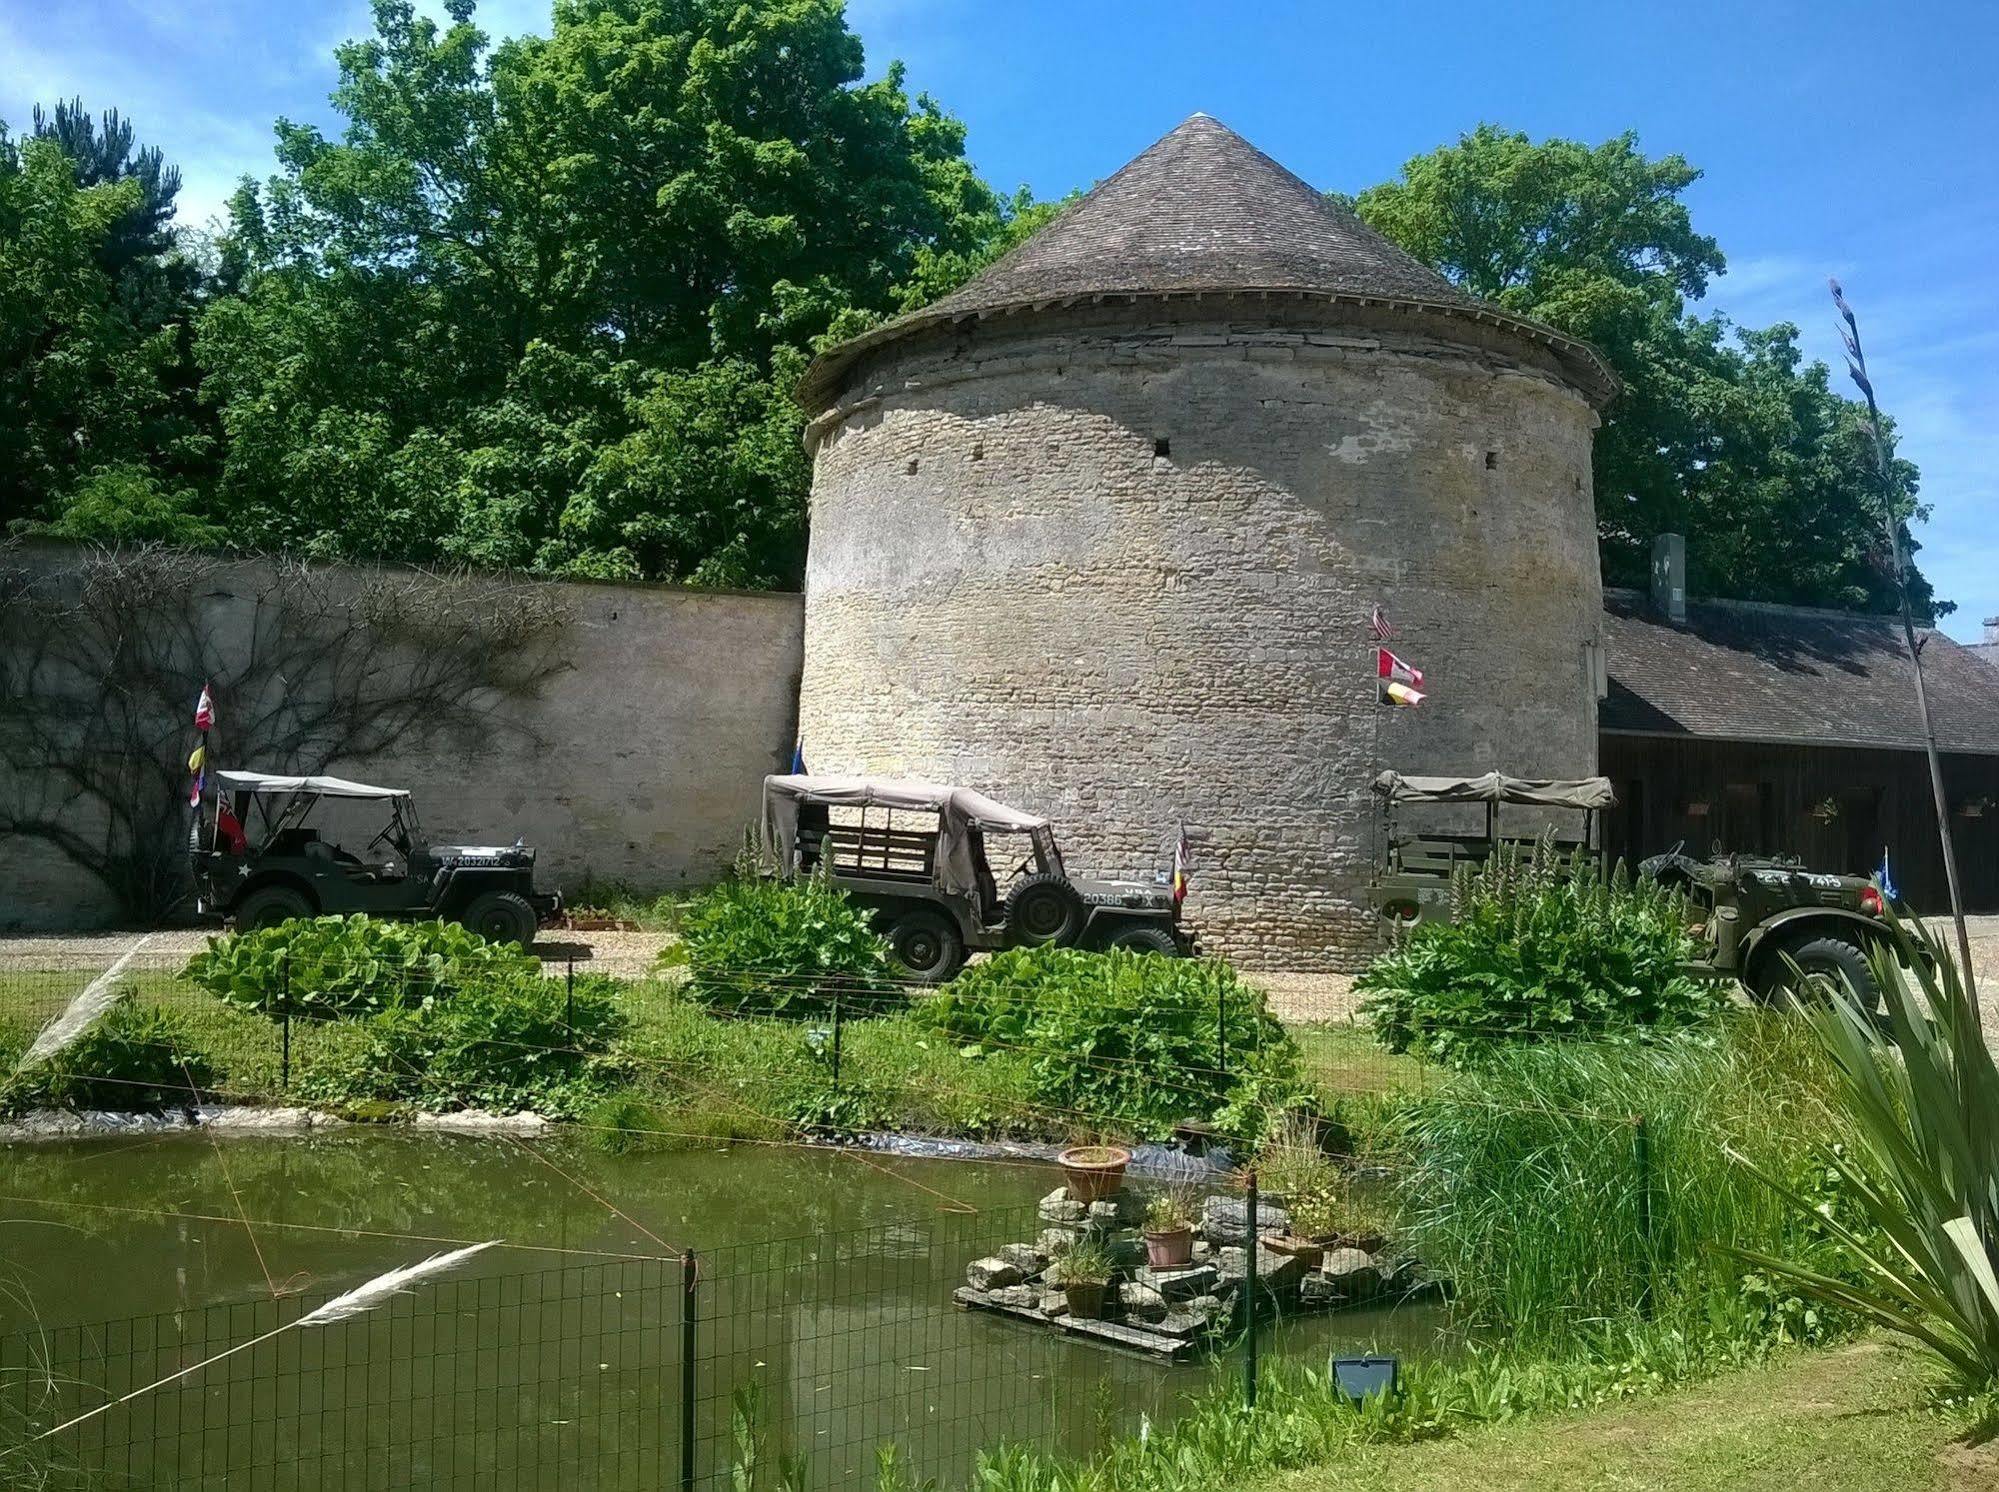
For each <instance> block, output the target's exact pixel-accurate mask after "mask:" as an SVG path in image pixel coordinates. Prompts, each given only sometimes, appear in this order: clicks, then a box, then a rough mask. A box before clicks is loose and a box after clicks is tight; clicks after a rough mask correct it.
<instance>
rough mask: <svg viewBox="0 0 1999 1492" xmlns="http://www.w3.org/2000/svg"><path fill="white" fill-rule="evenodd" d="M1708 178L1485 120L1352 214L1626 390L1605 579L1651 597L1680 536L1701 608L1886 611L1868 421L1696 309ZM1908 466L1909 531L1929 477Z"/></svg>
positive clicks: (1765, 339) (1617, 414)
mask: <svg viewBox="0 0 1999 1492" xmlns="http://www.w3.org/2000/svg"><path fill="white" fill-rule="evenodd" d="M1699 178H1700V173H1699V172H1698V171H1696V170H1695V169H1694V168H1693V167H1691V166H1690V165H1688V164H1687V162H1686V161H1685V160H1683V159H1682V158H1681V157H1679V156H1677V155H1669V156H1664V157H1661V158H1658V159H1648V158H1647V157H1646V156H1644V155H1643V154H1641V153H1640V151H1639V149H1638V141H1637V137H1636V136H1635V135H1630V134H1625V135H1620V136H1618V137H1617V138H1616V139H1614V140H1610V141H1607V142H1605V143H1604V144H1602V145H1600V146H1597V147H1595V148H1594V149H1592V148H1591V147H1589V146H1587V145H1582V144H1579V143H1577V142H1575V141H1572V140H1547V141H1543V142H1540V143H1538V144H1537V143H1535V142H1533V141H1530V140H1529V139H1528V138H1527V136H1526V135H1524V134H1516V133H1510V132H1507V131H1504V130H1500V129H1497V128H1495V127H1493V126H1491V125H1481V126H1480V127H1479V128H1478V129H1477V130H1475V131H1473V132H1472V133H1471V134H1468V135H1465V136H1463V137H1462V138H1460V139H1459V140H1458V142H1457V143H1456V144H1455V145H1448V146H1445V147H1443V148H1441V149H1439V150H1435V151H1432V152H1431V153H1430V154H1428V155H1422V156H1418V157H1416V158H1415V159H1414V160H1412V161H1410V162H1408V164H1406V165H1405V166H1404V167H1403V169H1402V175H1401V177H1400V178H1399V179H1398V180H1396V181H1393V182H1389V183H1387V184H1385V185H1382V186H1378V187H1374V188H1371V189H1370V190H1368V191H1366V192H1363V193H1362V194H1361V195H1360V197H1359V198H1358V199H1357V201H1356V203H1355V206H1356V208H1357V209H1358V211H1359V212H1360V214H1361V215H1362V216H1363V217H1364V218H1366V219H1367V221H1368V222H1369V223H1371V224H1372V225H1373V226H1374V227H1376V228H1378V229H1380V230H1381V231H1382V232H1383V233H1386V234H1387V235H1388V236H1389V237H1390V238H1393V239H1394V240H1395V241H1396V242H1398V243H1400V244H1401V245H1402V246H1403V247H1404V248H1406V249H1408V250H1409V252H1410V253H1412V254H1414V255H1415V256H1416V257H1417V258H1419V259H1421V260H1423V261H1424V262H1425V263H1428V264H1431V265H1434V266H1435V267H1436V268H1437V269H1438V270H1440V271H1441V272H1442V273H1443V274H1445V275H1446V276H1448V277H1449V278H1450V279H1451V280H1452V281H1454V282H1455V283H1457V284H1459V285H1462V286H1463V287H1464V288H1465V289H1466V290H1468V291H1470V292H1472V293H1473V294H1475V295H1478V296H1482V297H1484V298H1485V299H1487V300H1491V301H1494V302H1496V303H1498V304H1499V305H1502V306H1505V307H1506V308H1508V309H1509V310H1514V311H1518V312H1520V313H1522V314H1524V315H1528V316H1532V317H1536V318H1538V319H1539V320H1542V321H1545V322H1547V323H1548V324H1550V325H1551V326H1554V327H1556V328H1558V329H1560V330H1562V331H1565V332H1568V333H1570V334H1572V335H1575V336H1579V337H1582V338H1584V339H1586V340H1588V341H1589V342H1591V343H1593V344H1594V345H1595V346H1596V347H1597V348H1599V349H1600V350H1601V351H1602V352H1603V354H1604V355H1605V357H1606V358H1608V359H1609V361H1610V363H1611V365H1612V366H1613V367H1614V368H1615V369H1616V370H1617V373H1618V375H1619V377H1621V378H1622V379H1623V380H1624V392H1623V394H1622V395H1621V396H1620V397H1619V398H1618V399H1617V400H1616V402H1615V403H1613V404H1612V405H1611V407H1610V409H1609V410H1608V411H1607V413H1606V415H1605V419H1604V425H1603V428H1602V429H1601V430H1600V431H1599V432H1598V434H1597V438H1596V473H1595V476H1596V500H1597V518H1598V527H1599V531H1600V534H1601V538H1602V553H1603V568H1604V579H1605V580H1606V581H1608V582H1609V583H1611V584H1624V585H1642V584H1644V582H1645V577H1646V574H1647V565H1648V555H1649V551H1650V546H1651V541H1652V538H1653V536H1654V535H1655V534H1659V533H1663V532H1668V531H1673V532H1682V533H1685V534H1687V535H1688V541H1689V542H1688V546H1687V560H1688V567H1689V571H1690V575H1689V583H1690V584H1691V586H1692V588H1693V589H1694V590H1696V591H1698V592H1700V593H1702V594H1705V595H1715V596H1738V597H1745V598H1750V599H1758V600H1770V601H1788V602H1796V603H1801V604H1810V605H1826V606H1846V607H1856V608H1865V609H1869V610H1886V609H1891V608H1892V607H1893V605H1894V599H1893V596H1894V591H1893V586H1894V582H1893V575H1892V571H1891V569H1890V567H1889V566H1888V564H1887V563H1886V555H1885V543H1884V538H1883V526H1882V522H1881V499H1880V495H1879V492H1880V488H1879V481H1878V479H1877V477H1876V476H1875V473H1874V469H1873V465H1872V455H1871V452H1870V450H1869V447H1868V444H1867V439H1866V435H1865V431H1864V428H1863V425H1862V418H1863V415H1864V410H1862V408H1861V407H1860V406H1859V405H1857V404H1855V403H1853V402H1852V401H1850V400H1847V399H1843V398H1841V397H1839V395H1838V394H1836V393H1835V392H1834V391H1833V390H1832V388H1831V385H1830V383H1829V381H1828V378H1827V373H1826V368H1825V365H1824V364H1822V363H1816V362H1814V363H1807V362H1805V360H1804V358H1803V357H1802V355H1801V354H1800V352H1799V350H1798V341H1797V339H1798V330H1797V328H1796V327H1795V326H1792V325H1790V324H1788V323H1779V324H1778V325H1776V326H1772V327H1769V328H1766V329H1764V330H1760V331H1759V330H1752V329H1749V328H1740V329H1738V328H1736V327H1734V326H1733V325H1732V324H1731V323H1730V322H1729V321H1728V319H1727V318H1726V317H1724V316H1721V315H1719V314H1711V315H1707V316H1701V315H1696V314H1694V313H1693V312H1691V311H1690V310H1689V309H1688V303H1689V302H1690V301H1698V300H1699V299H1701V298H1702V297H1703V296H1705V295H1706V293H1707V291H1708V288H1709V286H1710V284H1711V282H1712V281H1713V279H1714V277H1715V276H1717V275H1721V274H1723V273H1724V272H1725V271H1726V268H1727V265H1726V262H1725V261H1724V259H1723V258H1722V254H1721V250H1720V248H1719V247H1717V245H1716V244H1715V241H1714V240H1713V239H1711V238H1708V237H1706V236H1705V235H1703V234H1700V233H1697V232H1695V231H1694V227H1693V221H1692V218H1691V216H1690V214H1689V213H1688V210H1687V206H1686V203H1685V201H1684V200H1683V194H1684V193H1685V191H1686V190H1687V188H1688V187H1690V186H1692V185H1693V183H1694V182H1695V181H1697V180H1698V179H1699ZM1895 469H1896V480H1897V486H1898V487H1899V489H1900V492H1901V493H1902V495H1903V504H1904V511H1903V514H1902V516H1903V518H1904V519H1906V518H1908V517H1910V516H1914V515H1915V514H1916V513H1917V511H1918V510H1917V509H1916V508H1915V507H1914V506H1913V503H1912V501H1911V499H1913V495H1914V493H1915V490H1916V476H1917V473H1916V469H1915V467H1914V466H1912V465H1910V464H1909V463H1908V462H1906V461H1897V462H1895ZM1912 547H1913V545H1912ZM1911 581H1912V585H1913V586H1914V588H1915V592H1916V599H1917V601H1918V603H1919V605H1921V606H1923V607H1925V608H1927V607H1930V606H1931V605H1933V602H1932V599H1931V596H1930V590H1929V585H1928V582H1926V581H1924V580H1922V578H1921V577H1920V576H1919V575H1914V574H1913V573H1912V576H1911ZM1939 609H1947V608H1939Z"/></svg>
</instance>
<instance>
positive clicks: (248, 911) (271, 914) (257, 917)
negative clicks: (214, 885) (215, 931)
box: [236, 886, 319, 933]
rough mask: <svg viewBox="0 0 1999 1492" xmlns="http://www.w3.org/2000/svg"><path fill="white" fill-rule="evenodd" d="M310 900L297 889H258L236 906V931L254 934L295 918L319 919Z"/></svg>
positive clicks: (315, 908) (294, 887)
mask: <svg viewBox="0 0 1999 1492" xmlns="http://www.w3.org/2000/svg"><path fill="white" fill-rule="evenodd" d="M318 910H319V909H318V908H317V907H315V906H313V904H312V898H311V897H309V896H307V895H306V894H305V893H304V892H303V891H301V890H299V889H298V888H297V887H296V886H259V887H257V889H256V890H254V891H252V892H251V893H250V894H249V895H248V896H245V897H244V898H243V899H242V900H241V901H239V902H237V903H236V931H237V932H239V933H249V932H256V931H258V930H259V929H261V928H266V927H276V926H277V925H278V924H279V923H280V922H289V921H291V920H292V919H293V918H294V917H312V916H316V915H318Z"/></svg>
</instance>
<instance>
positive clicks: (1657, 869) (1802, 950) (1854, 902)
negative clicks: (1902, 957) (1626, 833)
mask: <svg viewBox="0 0 1999 1492" xmlns="http://www.w3.org/2000/svg"><path fill="white" fill-rule="evenodd" d="M1638 873H1639V874H1640V875H1641V876H1642V877H1644V878H1645V879H1647V880H1652V881H1657V882H1658V883H1659V884H1660V885H1663V886H1673V887H1677V888H1679V889H1681V890H1683V891H1685V892H1686V895H1687V907H1688V916H1689V918H1690V919H1691V923H1690V928H1691V931H1692V932H1693V935H1694V937H1695V938H1696V940H1698V942H1699V943H1700V945H1701V953H1700V956H1699V958H1697V959H1696V960H1695V961H1694V963H1693V965H1692V968H1693V971H1694V972H1695V973H1698V974H1705V975H1709V976H1711V977H1714V978H1732V979H1739V980H1741V981H1742V983H1743V985H1744V987H1745V988H1747V989H1748V990H1749V992H1750V993H1751V994H1752V995H1755V996H1756V997H1758V998H1759V999H1764V1000H1768V999H1774V998H1775V997H1776V996H1777V995H1779V994H1780V993H1783V992H1785V991H1787V990H1799V991H1801V992H1802V991H1803V990H1806V989H1810V988H1813V987H1825V988H1829V989H1835V990H1836V989H1839V988H1840V987H1842V986H1843V985H1851V986H1852V988H1853V991H1854V993H1855V994H1856V995H1857V996H1858V997H1859V998H1860V1000H1861V1002H1862V1004H1864V1005H1867V1006H1869V1007H1872V1006H1873V1005H1874V1004H1875V1003H1876V1002H1877V1001H1878V1000H1879V998H1880V993H1881V991H1880V986H1879V985H1878V984H1877V983H1876V981H1875V978H1874V972H1873V970H1872V969H1870V968H1869V967H1868V964H1867V956H1868V954H1869V952H1870V951H1871V950H1872V949H1874V947H1875V946H1876V945H1878V944H1881V943H1883V942H1886V941H1887V939H1888V926H1887V922H1886V920H1885V919H1886V915H1887V910H1888V907H1887V902H1886V900H1885V899H1884V898H1883V897H1882V895H1881V889H1880V887H1878V886H1876V885H1875V884H1874V883H1873V882H1872V881H1871V880H1868V879H1867V878H1866V877H1865V876H1850V875H1831V874H1827V873H1825V872H1823V871H1810V870H1806V869H1805V868H1804V865H1803V862H1801V861H1798V860H1795V859H1779V858H1768V857H1762V856H1749V855H1717V856H1715V857H1714V858H1713V859H1711V860H1695V859H1693V858H1692V857H1691V856H1688V855H1683V854H1681V853H1680V849H1679V847H1678V846H1677V845H1676V846H1675V847H1674V848H1672V849H1671V850H1668V851H1667V852H1666V853H1665V854H1663V855H1654V856H1652V857H1651V858H1650V859H1649V860H1645V861H1642V862H1641V863H1640V864H1639V867H1638ZM1793 966H1795V971H1794V968H1793Z"/></svg>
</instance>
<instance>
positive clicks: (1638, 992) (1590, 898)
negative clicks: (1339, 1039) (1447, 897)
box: [1354, 839, 1726, 1066]
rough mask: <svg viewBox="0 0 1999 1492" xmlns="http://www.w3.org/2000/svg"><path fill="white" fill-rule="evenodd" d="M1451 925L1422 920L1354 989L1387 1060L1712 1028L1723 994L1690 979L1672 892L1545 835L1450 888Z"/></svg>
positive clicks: (1462, 1060)
mask: <svg viewBox="0 0 1999 1492" xmlns="http://www.w3.org/2000/svg"><path fill="white" fill-rule="evenodd" d="M1451 897H1452V906H1453V911H1454V916H1453V918H1452V920H1450V921H1448V922H1433V923H1424V924H1422V925H1421V926H1419V927H1417V928H1416V929H1415V930H1414V931H1413V932H1412V933H1410V935H1409V936H1408V938H1407V939H1406V940H1404V942H1403V943H1402V944H1401V946H1400V947H1397V948H1395V949H1392V950H1391V951H1389V952H1388V953H1386V954H1384V955H1383V956H1382V957H1380V958H1378V959H1376V960H1375V961H1374V963H1373V964H1371V965H1370V966H1369V967H1368V968H1367V970H1366V971H1365V972H1364V973H1363V974H1362V975H1361V976H1360V978H1359V979H1358V980H1356V981H1355V983H1354V988H1355V990H1356V991H1357V992H1359V993H1360V994H1361V995H1363V996H1364V997H1365V998H1364V999H1363V1001H1362V1003H1361V1006H1360V1015H1361V1018H1362V1019H1363V1020H1364V1021H1366V1022H1367V1023H1368V1024H1369V1025H1370V1026H1372V1027H1373V1029H1374V1032H1375V1035H1376V1037H1377V1038H1378V1039H1379V1040H1380V1041H1381V1043H1382V1044H1383V1045H1384V1046H1386V1047H1387V1048H1388V1049H1389V1050H1390V1051H1395V1052H1414V1053H1416V1054H1418V1055H1420V1056H1424V1057H1427V1058H1429V1059H1431V1060H1434V1061H1438V1062H1443V1063H1447V1064H1450V1065H1453V1066H1463V1065H1466V1064H1468V1063H1473V1062H1477V1061H1482V1060H1484V1059H1485V1058H1486V1057H1487V1056H1488V1055H1489V1054H1490V1053H1492V1052H1493V1051H1494V1050H1495V1049H1497V1048H1499V1047H1502V1046H1504V1045H1506V1044H1508V1043H1511V1042H1519V1041H1534V1040H1545V1039H1548V1038H1558V1037H1568V1038H1577V1037H1580V1038H1603V1037H1608V1036H1627V1035H1628V1036H1643V1035H1648V1034H1650V1033H1654V1032H1658V1031H1667V1030H1675V1029H1679V1028H1681V1027H1685V1026H1691V1025H1697V1024H1699V1023H1701V1022H1703V1021H1706V1020H1709V1019H1712V1018H1713V1016H1714V1015H1715V1014H1716V1013H1717V1012H1718V1011H1719V1010H1721V1009H1722V1008H1723V1006H1724V1004H1725V1003H1726V1002H1725V998H1724V996H1723V995H1722V993H1721V991H1720V990H1719V989H1718V988H1717V987H1715V986H1712V985H1710V984H1707V983H1704V982H1702V981H1699V980H1696V979H1693V978H1691V977H1690V976H1689V975H1688V974H1687V973H1686V972H1685V971H1684V964H1685V961H1686V960H1687V958H1688V957H1690V956H1691V954H1692V952H1693V944H1692V941H1691V939H1690V938H1689V936H1688V933H1687V930H1686V918H1685V914H1684V908H1683V903H1682V902H1681V900H1680V898H1679V896H1678V894H1677V893H1675V892H1672V891H1668V890H1666V889H1664V888H1662V887H1659V886H1656V885H1652V884H1650V883H1639V884H1635V885H1634V884H1633V883H1632V882H1631V881H1630V880H1629V879H1628V877H1627V876H1626V875H1625V874H1624V870H1623V867H1622V866H1619V867H1618V869H1617V871H1616V872H1615V873H1614V874H1613V875H1612V876H1611V877H1610V879H1608V880H1605V879H1604V878H1603V877H1602V876H1601V875H1599V874H1598V872H1597V869H1596V867H1595V865H1594V863H1593V862H1592V861H1590V860H1589V859H1588V858H1587V857H1585V856H1574V857H1567V858H1565V857H1563V856H1561V855H1560V854H1559V853H1557V852H1556V850H1555V848H1554V845H1553V843H1552V841H1549V840H1545V839H1544V840H1543V841H1542V843H1541V845H1540V846H1539V847H1538V848H1537V849H1536V850H1535V851H1534V852H1533V853H1531V854H1529V853H1525V852H1523V851H1520V850H1518V849H1516V848H1514V847H1511V846H1502V847H1500V849H1499V850H1497V851H1496V852H1495V853H1494V854H1493V855H1492V857H1491V858H1490V859H1488V860H1487V861H1486V862H1485V863H1484V864H1482V865H1480V866H1478V867H1477V868H1476V869H1473V868H1471V867H1460V869H1459V871H1458V873H1457V875H1456V877H1455V878H1454V879H1453V881H1452V884H1451Z"/></svg>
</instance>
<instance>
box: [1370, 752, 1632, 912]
mask: <svg viewBox="0 0 1999 1492" xmlns="http://www.w3.org/2000/svg"><path fill="white" fill-rule="evenodd" d="M1374 799H1375V806H1376V810H1377V812H1376V815H1375V829H1374V835H1375V854H1374V876H1373V879H1372V880H1371V881H1370V882H1369V884H1368V893H1367V894H1368V905H1369V906H1370V907H1371V908H1372V909H1373V910H1374V911H1375V913H1376V914H1377V915H1379V916H1380V917H1381V919H1382V920H1383V921H1384V922H1387V923H1388V924H1390V925H1391V926H1393V927H1398V928H1409V927H1414V926H1416V925H1417V924H1418V923H1421V922H1433V921H1440V920H1441V921H1448V920H1449V919H1450V915H1451V878H1452V877H1453V876H1454V875H1455V874H1456V873H1457V871H1458V868H1459V867H1460V866H1467V865H1469V866H1477V865H1481V864H1483V863H1484V862H1485V861H1486V860H1488V859H1490V858H1491V857H1492V855H1493V853H1494V852H1495V851H1497V850H1498V849H1499V847H1500V846H1502V845H1512V846H1514V847H1516V848H1518V849H1519V850H1521V851H1522V852H1523V853H1533V852H1535V851H1536V850H1537V849H1538V848H1539V847H1541V846H1544V845H1547V846H1552V848H1553V849H1554V850H1555V851H1556V852H1557V853H1560V854H1563V855H1565V856H1568V855H1575V854H1594V855H1601V853H1602V851H1601V848H1600V846H1599V845H1598V843H1597V817H1596V816H1597V814H1598V813H1600V812H1601V811H1603V810H1604V809H1606V808H1611V807H1614V806H1615V805H1616V803H1617V799H1616V797H1615V795H1614V794H1613V793H1612V792H1611V790H1610V780H1609V779H1608V778H1606V777H1585V778H1582V779H1580V780H1576V781H1558V780H1552V779H1539V778H1527V777H1506V776H1503V775H1501V774H1500V773H1498V772H1488V773H1486V774H1485V775H1484V776H1482V777H1406V776H1404V775H1403V774H1402V773H1400V772H1383V773H1382V774H1381V775H1380V776H1378V777H1376V778H1375V779H1374ZM1505 805H1512V806H1513V807H1516V808H1534V809H1537V810H1539V812H1538V813H1537V814H1535V816H1534V817H1535V823H1534V824H1533V826H1532V832H1522V826H1521V825H1520V824H1519V823H1518V822H1517V821H1516V822H1515V823H1513V824H1512V825H1510V826H1509V827H1511V829H1512V830H1513V832H1511V833H1507V832H1503V829H1502V823H1501V814H1500V809H1501V808H1502V806H1505ZM1471 810H1482V811H1483V819H1484V827H1483V828H1482V829H1474V830H1468V829H1467V828H1466V821H1467V820H1469V819H1471V818H1473V817H1475V814H1474V813H1473V812H1472V811H1471ZM1551 811H1552V814H1561V813H1570V814H1574V813H1580V814H1581V815H1582V818H1581V822H1580V824H1579V825H1578V826H1576V827H1575V828H1574V829H1572V830H1571V832H1568V833H1563V832H1562V830H1561V828H1560V826H1559V824H1552V823H1550V822H1549V819H1550V818H1551ZM1418 818H1420V819H1421V820H1422V821H1423V823H1422V826H1421V827H1412V826H1411V821H1412V820H1414V819H1418ZM1516 820H1517V815H1516ZM1440 826H1448V827H1440Z"/></svg>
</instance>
